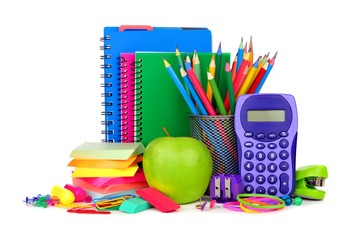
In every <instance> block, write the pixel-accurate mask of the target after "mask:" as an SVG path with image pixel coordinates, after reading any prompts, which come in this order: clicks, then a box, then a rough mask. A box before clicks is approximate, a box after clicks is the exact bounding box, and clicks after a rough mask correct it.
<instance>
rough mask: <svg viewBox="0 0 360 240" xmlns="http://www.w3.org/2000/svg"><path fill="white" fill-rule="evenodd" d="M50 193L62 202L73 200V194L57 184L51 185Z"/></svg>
mask: <svg viewBox="0 0 360 240" xmlns="http://www.w3.org/2000/svg"><path fill="white" fill-rule="evenodd" d="M50 195H51V196H52V197H55V196H56V197H58V198H59V200H60V203H62V204H70V203H73V202H74V201H75V195H74V194H73V193H72V192H71V191H70V190H68V189H66V188H62V187H60V186H57V185H55V186H53V188H52V189H51V193H50Z"/></svg>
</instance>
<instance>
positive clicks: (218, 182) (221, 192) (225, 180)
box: [210, 174, 242, 202]
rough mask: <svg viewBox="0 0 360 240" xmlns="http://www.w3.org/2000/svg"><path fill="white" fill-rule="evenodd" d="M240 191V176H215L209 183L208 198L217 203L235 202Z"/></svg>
mask: <svg viewBox="0 0 360 240" xmlns="http://www.w3.org/2000/svg"><path fill="white" fill-rule="evenodd" d="M241 189H242V187H241V179H240V175H236V174H216V175H214V176H212V178H211V181H210V197H211V199H214V200H216V201H218V202H229V201H236V197H237V195H238V194H240V193H241Z"/></svg>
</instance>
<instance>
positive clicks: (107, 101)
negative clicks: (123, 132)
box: [100, 36, 114, 142]
mask: <svg viewBox="0 0 360 240" xmlns="http://www.w3.org/2000/svg"><path fill="white" fill-rule="evenodd" d="M108 40H110V36H104V37H101V38H100V41H101V42H104V45H102V46H100V50H102V51H103V50H107V49H111V45H109V44H106V41H108ZM100 59H101V60H106V59H111V55H110V54H104V55H101V56H100ZM100 68H102V69H107V68H112V66H111V64H105V63H104V64H101V65H100ZM112 77H113V76H112V74H111V73H102V74H100V78H101V79H104V80H103V81H104V82H103V83H101V84H100V86H101V87H103V88H104V90H103V92H102V93H101V97H102V98H104V101H102V102H101V106H103V107H105V110H104V111H102V112H101V115H102V116H104V117H105V120H103V121H101V125H103V126H104V128H105V129H104V130H101V134H104V135H106V136H111V135H112V134H114V130H112V129H110V126H111V125H113V124H114V121H113V120H111V119H110V120H109V117H112V116H113V115H114V112H113V111H110V110H107V109H110V108H108V107H111V106H112V105H113V103H112V102H111V97H112V96H113V92H112V91H111V88H112V87H113V86H112V83H111V82H107V79H111V78H112ZM101 141H102V142H114V140H112V139H105V138H104V139H102V140H101Z"/></svg>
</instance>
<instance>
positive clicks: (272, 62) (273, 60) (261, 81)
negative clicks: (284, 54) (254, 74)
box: [255, 52, 277, 93]
mask: <svg viewBox="0 0 360 240" xmlns="http://www.w3.org/2000/svg"><path fill="white" fill-rule="evenodd" d="M276 56H277V52H276V53H275V55H274V57H273V58H272V59H271V60H270V62H269V65H268V68H267V70H266V73H265V74H264V76H263V77H262V79H261V80H260V83H259V85H258V86H257V88H256V89H255V93H259V92H260V90H261V88H262V86H263V85H264V83H265V81H266V79H267V77H268V75H269V73H270V71H271V69H272V68H273V66H274V64H275V59H276Z"/></svg>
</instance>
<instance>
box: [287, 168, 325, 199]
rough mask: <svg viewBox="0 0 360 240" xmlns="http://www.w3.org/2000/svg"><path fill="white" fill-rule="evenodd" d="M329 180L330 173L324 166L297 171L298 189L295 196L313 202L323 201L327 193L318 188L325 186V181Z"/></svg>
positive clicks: (296, 188)
mask: <svg viewBox="0 0 360 240" xmlns="http://www.w3.org/2000/svg"><path fill="white" fill-rule="evenodd" d="M326 178H328V171H327V168H326V166H323V165H310V166H305V167H301V168H298V169H297V170H296V177H295V179H296V187H295V190H294V196H299V197H302V198H307V199H311V200H323V199H324V197H325V193H326V192H325V191H322V190H319V189H317V187H323V186H325V179H326Z"/></svg>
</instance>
